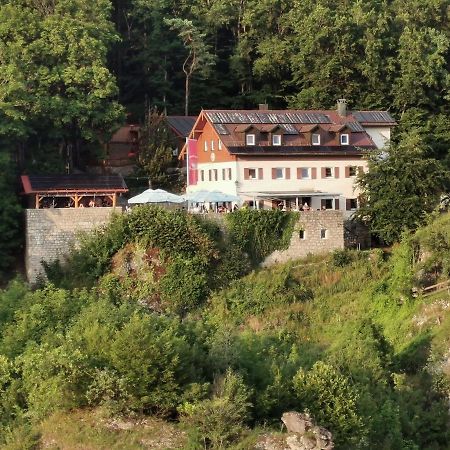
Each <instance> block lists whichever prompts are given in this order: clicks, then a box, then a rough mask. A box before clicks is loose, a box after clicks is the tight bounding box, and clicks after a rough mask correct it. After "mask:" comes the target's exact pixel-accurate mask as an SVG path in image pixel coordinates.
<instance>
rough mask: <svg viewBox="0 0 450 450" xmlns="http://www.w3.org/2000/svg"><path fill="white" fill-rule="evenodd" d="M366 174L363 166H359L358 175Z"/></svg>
mask: <svg viewBox="0 0 450 450" xmlns="http://www.w3.org/2000/svg"><path fill="white" fill-rule="evenodd" d="M363 173H364V167H363V166H359V167H358V175H362V174H363Z"/></svg>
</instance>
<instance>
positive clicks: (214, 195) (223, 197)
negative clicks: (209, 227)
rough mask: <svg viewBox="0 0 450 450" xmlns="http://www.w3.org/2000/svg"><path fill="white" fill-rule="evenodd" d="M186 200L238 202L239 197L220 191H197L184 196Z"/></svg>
mask: <svg viewBox="0 0 450 450" xmlns="http://www.w3.org/2000/svg"><path fill="white" fill-rule="evenodd" d="M184 198H185V199H186V200H189V201H190V202H194V203H222V202H238V201H239V197H238V196H236V195H232V194H226V193H225V192H220V191H197V192H193V193H192V194H187V195H185V196H184Z"/></svg>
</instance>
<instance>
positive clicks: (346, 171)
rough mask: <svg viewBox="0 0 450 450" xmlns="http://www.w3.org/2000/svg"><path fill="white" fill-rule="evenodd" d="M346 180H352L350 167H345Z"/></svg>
mask: <svg viewBox="0 0 450 450" xmlns="http://www.w3.org/2000/svg"><path fill="white" fill-rule="evenodd" d="M345 178H350V166H345Z"/></svg>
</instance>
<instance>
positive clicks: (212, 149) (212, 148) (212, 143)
mask: <svg viewBox="0 0 450 450" xmlns="http://www.w3.org/2000/svg"><path fill="white" fill-rule="evenodd" d="M211 151H212V152H213V151H214V141H211Z"/></svg>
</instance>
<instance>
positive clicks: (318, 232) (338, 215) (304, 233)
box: [262, 210, 344, 267]
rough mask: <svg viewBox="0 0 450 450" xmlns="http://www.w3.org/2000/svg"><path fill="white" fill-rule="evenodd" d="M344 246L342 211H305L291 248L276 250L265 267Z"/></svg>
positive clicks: (292, 239)
mask: <svg viewBox="0 0 450 450" xmlns="http://www.w3.org/2000/svg"><path fill="white" fill-rule="evenodd" d="M343 248H344V218H343V215H342V212H341V211H336V210H326V211H304V212H301V213H300V218H299V221H298V223H297V224H296V225H295V228H294V232H293V233H292V237H291V242H290V244H289V248H288V249H286V250H276V251H275V252H273V253H272V254H270V255H269V256H268V257H267V258H266V259H265V260H264V262H263V263H262V266H263V267H268V266H272V265H274V264H277V263H284V262H287V261H291V260H294V259H298V258H303V257H305V256H307V255H309V254H314V255H317V254H320V253H328V252H331V251H333V250H336V249H343Z"/></svg>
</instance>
